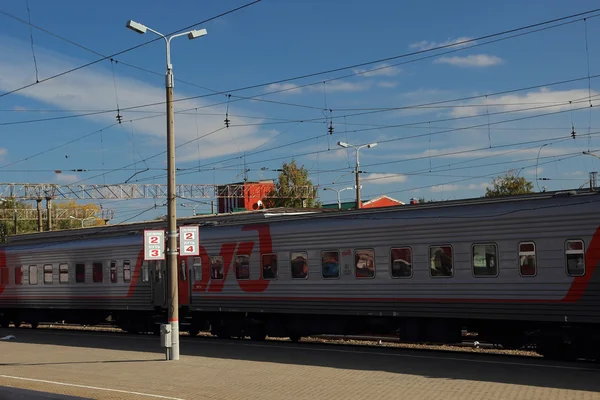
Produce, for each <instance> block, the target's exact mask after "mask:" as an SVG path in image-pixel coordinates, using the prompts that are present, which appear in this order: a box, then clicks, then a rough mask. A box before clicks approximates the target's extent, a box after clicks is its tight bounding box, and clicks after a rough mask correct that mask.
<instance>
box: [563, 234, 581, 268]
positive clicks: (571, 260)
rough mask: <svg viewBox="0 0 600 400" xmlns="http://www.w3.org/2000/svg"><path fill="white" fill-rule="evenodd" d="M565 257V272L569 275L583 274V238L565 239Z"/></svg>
mask: <svg viewBox="0 0 600 400" xmlns="http://www.w3.org/2000/svg"><path fill="white" fill-rule="evenodd" d="M565 255H566V258H567V274H569V276H583V275H585V248H584V245H583V240H567V242H566V243H565Z"/></svg>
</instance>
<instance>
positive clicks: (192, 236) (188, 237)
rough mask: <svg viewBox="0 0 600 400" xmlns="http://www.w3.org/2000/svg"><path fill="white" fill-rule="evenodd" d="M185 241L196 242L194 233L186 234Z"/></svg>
mask: <svg viewBox="0 0 600 400" xmlns="http://www.w3.org/2000/svg"><path fill="white" fill-rule="evenodd" d="M185 240H194V232H186V233H185Z"/></svg>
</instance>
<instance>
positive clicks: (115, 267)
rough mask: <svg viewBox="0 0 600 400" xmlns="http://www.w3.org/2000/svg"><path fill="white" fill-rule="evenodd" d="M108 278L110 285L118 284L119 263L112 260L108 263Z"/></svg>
mask: <svg viewBox="0 0 600 400" xmlns="http://www.w3.org/2000/svg"><path fill="white" fill-rule="evenodd" d="M113 272H114V273H113ZM108 278H109V281H110V283H119V263H118V262H116V261H114V260H113V261H110V262H109V263H108Z"/></svg>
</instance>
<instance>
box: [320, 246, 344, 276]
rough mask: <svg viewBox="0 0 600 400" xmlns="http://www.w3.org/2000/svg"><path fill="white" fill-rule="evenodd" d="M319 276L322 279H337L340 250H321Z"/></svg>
mask: <svg viewBox="0 0 600 400" xmlns="http://www.w3.org/2000/svg"><path fill="white" fill-rule="evenodd" d="M321 276H322V277H323V278H324V279H332V278H333V279H337V278H339V277H340V252H339V251H322V252H321Z"/></svg>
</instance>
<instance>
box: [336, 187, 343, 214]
mask: <svg viewBox="0 0 600 400" xmlns="http://www.w3.org/2000/svg"><path fill="white" fill-rule="evenodd" d="M336 192H337V195H338V210H341V209H342V200H341V199H340V192H341V190H336Z"/></svg>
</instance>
